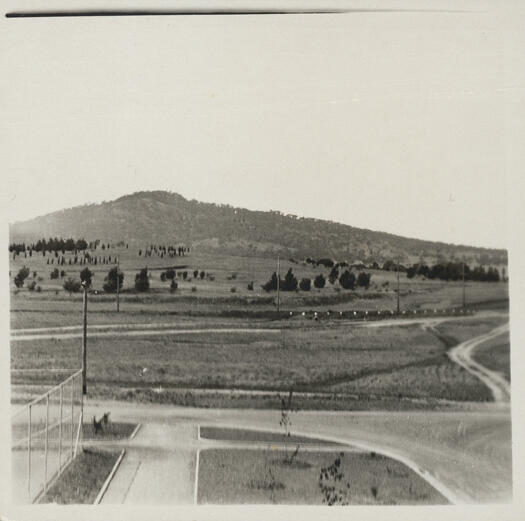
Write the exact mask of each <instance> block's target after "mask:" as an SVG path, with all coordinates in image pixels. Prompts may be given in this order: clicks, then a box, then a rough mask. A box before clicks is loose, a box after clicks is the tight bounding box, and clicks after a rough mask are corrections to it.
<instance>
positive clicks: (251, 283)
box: [246, 281, 253, 291]
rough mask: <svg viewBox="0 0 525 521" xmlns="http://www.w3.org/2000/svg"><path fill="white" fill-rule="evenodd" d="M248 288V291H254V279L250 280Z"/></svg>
mask: <svg viewBox="0 0 525 521" xmlns="http://www.w3.org/2000/svg"><path fill="white" fill-rule="evenodd" d="M246 287H247V288H248V291H253V281H252V282H248V286H246Z"/></svg>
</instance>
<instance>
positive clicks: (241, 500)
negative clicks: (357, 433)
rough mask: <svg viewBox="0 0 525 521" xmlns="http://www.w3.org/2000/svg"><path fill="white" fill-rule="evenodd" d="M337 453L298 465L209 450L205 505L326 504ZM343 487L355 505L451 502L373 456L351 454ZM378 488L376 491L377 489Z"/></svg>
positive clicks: (309, 457) (309, 456) (302, 458)
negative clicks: (324, 479) (325, 485)
mask: <svg viewBox="0 0 525 521" xmlns="http://www.w3.org/2000/svg"><path fill="white" fill-rule="evenodd" d="M338 455H339V453H337V452H335V451H334V452H333V453H331V452H323V453H321V452H302V453H301V452H299V455H298V456H297V459H296V460H295V462H294V464H293V465H289V464H286V463H284V453H283V452H281V451H261V450H244V449H242V450H239V449H235V450H229V449H207V450H202V451H201V453H200V465H199V493H198V501H199V503H200V504H267V503H277V504H295V505H321V504H322V500H323V496H322V494H321V492H320V488H319V485H318V480H319V473H320V470H321V468H322V467H325V466H327V465H330V464H331V463H332V462H333V461H334V459H335V458H336V457H337V456H338ZM342 460H343V461H342V466H341V470H342V472H343V473H344V479H343V480H342V482H341V485H343V486H344V485H345V484H346V482H349V483H350V488H349V495H348V502H349V504H353V505H370V504H372V505H395V504H401V505H403V504H406V505H422V504H423V505H435V504H445V503H447V501H446V499H445V498H444V497H443V496H442V495H441V494H439V493H438V492H437V491H436V490H435V489H433V488H432V487H431V486H430V485H429V484H428V483H427V482H426V481H424V480H423V479H422V478H420V477H419V476H418V475H417V474H415V473H414V472H413V471H412V470H410V469H408V468H407V467H405V466H404V465H403V464H401V463H399V462H397V461H395V460H392V459H389V458H386V457H383V456H378V455H376V454H374V453H360V452H346V453H344V457H343V458H342ZM374 489H375V490H374Z"/></svg>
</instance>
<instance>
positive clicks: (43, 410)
mask: <svg viewBox="0 0 525 521" xmlns="http://www.w3.org/2000/svg"><path fill="white" fill-rule="evenodd" d="M82 416H83V395H82V370H80V371H77V372H75V373H73V374H72V375H71V376H69V377H68V378H66V379H65V380H64V381H63V382H61V383H60V384H58V385H57V386H55V387H53V388H52V389H50V390H49V391H47V392H46V393H44V394H42V395H40V396H38V397H37V398H35V399H34V400H33V401H31V402H30V403H28V404H26V405H24V406H22V407H21V408H19V409H18V410H17V411H16V412H15V413H14V414H13V415H12V418H11V428H12V436H11V440H12V445H11V449H12V451H11V455H12V484H13V490H12V494H13V501H14V502H15V503H34V502H35V501H37V500H38V499H39V497H40V496H41V495H42V494H45V493H46V492H47V489H48V487H49V485H50V483H51V482H52V481H53V480H54V479H55V478H56V477H57V476H59V475H60V474H61V473H62V471H63V470H64V469H65V467H66V466H67V465H68V464H69V463H70V462H71V461H72V460H73V458H74V457H75V456H76V453H77V449H78V446H79V443H80V441H81V439H82Z"/></svg>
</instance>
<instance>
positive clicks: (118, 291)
mask: <svg viewBox="0 0 525 521" xmlns="http://www.w3.org/2000/svg"><path fill="white" fill-rule="evenodd" d="M119 311H120V258H119V257H118V256H117V313H118V312H119Z"/></svg>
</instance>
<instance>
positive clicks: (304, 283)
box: [299, 279, 312, 291]
mask: <svg viewBox="0 0 525 521" xmlns="http://www.w3.org/2000/svg"><path fill="white" fill-rule="evenodd" d="M311 283H312V281H311V280H310V279H301V282H300V283H299V288H300V289H301V291H310V288H311Z"/></svg>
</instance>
